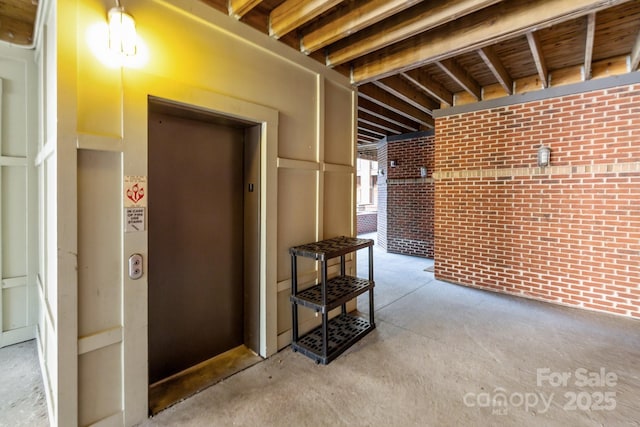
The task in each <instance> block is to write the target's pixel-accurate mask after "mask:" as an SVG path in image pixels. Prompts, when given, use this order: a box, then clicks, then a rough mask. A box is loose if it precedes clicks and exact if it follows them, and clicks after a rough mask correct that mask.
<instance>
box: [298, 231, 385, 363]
mask: <svg viewBox="0 0 640 427" xmlns="http://www.w3.org/2000/svg"><path fill="white" fill-rule="evenodd" d="M364 248H369V279H368V280H366V279H362V278H359V277H353V276H347V275H346V273H345V270H346V269H345V256H346V255H347V254H349V253H351V252H355V251H357V250H359V249H364ZM289 254H290V255H291V297H290V300H291V307H292V317H293V327H292V329H293V334H292V335H293V336H292V342H291V347H292V348H293V351H299V352H300V353H302V354H304V355H305V356H308V357H310V358H311V359H313V360H315V362H316V363H322V364H323V365H326V364H327V363H329V362H331V361H332V360H333V359H335V358H336V357H338V356H339V355H340V354H342V352H344V351H345V350H346V349H347V348H349V347H350V346H351V345H353V344H354V343H355V342H357V341H358V340H360V339H361V338H362V337H364V336H365V335H366V334H368V333H369V332H371V331H372V330H373V329H374V328H375V327H376V325H375V321H374V314H373V288H374V286H375V283H374V281H373V240H371V239H358V238H355V237H345V236H341V237H335V238H333V239H328V240H322V241H319V242H314V243H308V244H306V245H301V246H295V247H292V248H290V249H289ZM299 256H301V257H306V258H313V259H315V260H316V261H319V262H320V274H321V279H320V283H318V284H317V285H315V286H312V287H310V288H308V289H305V290H303V291H300V292H298V265H297V264H298V263H297V257H299ZM337 257H340V275H339V276H337V277H333V278H331V279H327V264H328V261H329V260H330V259H332V258H337ZM365 292H369V319H368V320H367V319H365V318H363V317H360V316H357V315H354V314H350V313H347V306H346V304H347V302H348V301H350V300H352V299H354V298H355V297H357V296H358V295H361V294H363V293H365ZM298 306H303V307H307V308H310V309H313V310H315V311H316V312H319V313H321V314H322V324H321V325H320V326H318V327H317V328H315V329H313V330H311V331H310V332H308V333H307V334H305V335H303V336H299V335H298ZM340 306H342V312H341V313H340V314H339V315H338V316H336V317H334V318H332V319H329V312H330V311H331V310H333V309H334V308H337V307H340Z"/></svg>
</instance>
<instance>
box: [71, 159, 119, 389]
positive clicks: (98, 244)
mask: <svg viewBox="0 0 640 427" xmlns="http://www.w3.org/2000/svg"><path fill="white" fill-rule="evenodd" d="M121 158H122V154H121V153H110V152H104V151H93V150H79V151H78V299H79V301H81V302H82V304H79V306H78V336H79V337H84V336H86V335H90V334H94V333H97V332H100V331H103V330H106V329H110V328H113V327H116V326H120V325H121V324H122V262H121V258H122V256H121V247H122V239H121V236H122V225H121V224H122V221H121V218H122V210H121V208H120V203H121V199H122V160H121ZM81 393H82V390H81Z"/></svg>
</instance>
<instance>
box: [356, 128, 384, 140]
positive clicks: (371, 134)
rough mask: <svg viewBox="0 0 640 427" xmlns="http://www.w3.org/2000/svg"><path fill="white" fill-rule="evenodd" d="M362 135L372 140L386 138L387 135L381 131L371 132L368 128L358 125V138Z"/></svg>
mask: <svg viewBox="0 0 640 427" xmlns="http://www.w3.org/2000/svg"><path fill="white" fill-rule="evenodd" d="M361 137H365V138H367V139H369V140H371V141H378V140H379V139H382V138H384V137H385V135H384V134H381V133H375V132H370V131H369V130H367V129H363V128H361V127H358V138H361Z"/></svg>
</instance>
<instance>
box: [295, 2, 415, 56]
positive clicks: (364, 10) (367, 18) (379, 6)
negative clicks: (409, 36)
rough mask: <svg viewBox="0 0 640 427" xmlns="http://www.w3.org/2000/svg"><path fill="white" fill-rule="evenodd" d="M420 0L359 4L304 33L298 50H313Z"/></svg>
mask: <svg viewBox="0 0 640 427" xmlns="http://www.w3.org/2000/svg"><path fill="white" fill-rule="evenodd" d="M420 1H421V0H371V1H369V2H367V3H364V4H362V3H359V5H358V6H357V7H356V8H354V9H352V10H350V11H349V12H347V13H345V14H344V15H342V16H340V17H338V18H336V19H334V20H332V21H331V22H329V23H327V24H326V25H323V26H322V27H320V28H318V29H316V30H314V31H311V32H310V33H308V34H305V35H304V36H303V37H302V39H301V40H300V50H301V51H303V52H304V53H311V52H314V51H316V50H318V49H320V48H322V47H324V46H327V45H328V44H330V43H333V42H335V41H337V40H340V39H342V38H344V37H347V36H349V35H351V34H353V33H355V32H357V31H359V30H361V29H363V28H366V27H368V26H370V25H372V24H375V23H376V22H380V21H382V20H383V19H385V18H387V17H389V16H391V15H393V14H395V13H398V12H399V11H401V10H403V9H406V8H408V7H410V6H413V5H414V4H417V3H419V2H420Z"/></svg>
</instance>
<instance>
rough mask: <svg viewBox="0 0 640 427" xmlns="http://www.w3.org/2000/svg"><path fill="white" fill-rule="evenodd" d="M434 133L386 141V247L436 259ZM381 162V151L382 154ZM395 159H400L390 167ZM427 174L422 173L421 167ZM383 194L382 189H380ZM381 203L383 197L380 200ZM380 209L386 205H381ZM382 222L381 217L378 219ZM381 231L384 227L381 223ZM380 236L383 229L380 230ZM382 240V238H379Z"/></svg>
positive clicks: (397, 251)
mask: <svg viewBox="0 0 640 427" xmlns="http://www.w3.org/2000/svg"><path fill="white" fill-rule="evenodd" d="M434 139H435V137H434V135H433V134H432V135H424V134H423V135H421V136H418V137H408V138H407V139H403V140H391V141H388V142H387V143H386V151H385V152H384V153H383V154H384V155H385V156H386V162H385V163H379V164H386V165H387V167H386V188H385V190H386V191H385V192H384V196H385V197H386V224H385V228H384V231H385V232H386V239H385V243H386V249H387V251H388V252H393V253H400V254H405V255H413V256H420V257H427V258H433V256H434V244H433V243H434V237H433V214H434V209H433V204H434V183H433V179H432V178H431V174H432V173H433V169H434ZM378 158H379V160H378V162H380V161H381V160H380V159H381V157H380V151H379V155H378ZM391 160H395V161H396V162H397V166H396V167H390V166H389V163H390V161H391ZM421 166H424V167H426V168H427V176H426V177H421V176H420V167H421ZM378 192H379V194H380V188H379V189H378ZM378 203H379V204H380V200H379V201H378ZM378 211H379V212H381V211H382V208H381V207H380V205H379V206H378ZM378 222H379V223H380V220H379V221H378ZM378 226H379V230H380V224H379V225H378ZM378 234H379V235H380V231H379V232H378ZM379 239H380V237H379Z"/></svg>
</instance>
